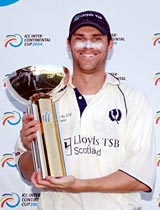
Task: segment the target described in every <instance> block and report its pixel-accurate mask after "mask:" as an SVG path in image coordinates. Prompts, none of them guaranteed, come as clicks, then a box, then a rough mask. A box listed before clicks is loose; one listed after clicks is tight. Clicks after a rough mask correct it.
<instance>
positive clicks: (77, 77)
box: [72, 72, 106, 95]
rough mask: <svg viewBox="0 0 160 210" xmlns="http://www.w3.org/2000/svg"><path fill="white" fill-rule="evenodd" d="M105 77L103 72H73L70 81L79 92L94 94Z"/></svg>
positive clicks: (100, 86)
mask: <svg viewBox="0 0 160 210" xmlns="http://www.w3.org/2000/svg"><path fill="white" fill-rule="evenodd" d="M105 79H106V73H105V72H97V73H96V74H82V73H79V72H74V73H73V78H72V83H73V85H74V86H75V87H76V88H77V89H78V90H79V92H80V93H81V94H84V95H93V94H96V93H97V92H98V91H99V90H100V89H101V88H102V86H103V84H104V82H105Z"/></svg>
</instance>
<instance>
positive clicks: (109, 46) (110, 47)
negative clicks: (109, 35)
mask: <svg viewBox="0 0 160 210" xmlns="http://www.w3.org/2000/svg"><path fill="white" fill-rule="evenodd" d="M113 45H114V41H113V39H111V40H110V41H109V45H108V51H111V50H112V49H113Z"/></svg>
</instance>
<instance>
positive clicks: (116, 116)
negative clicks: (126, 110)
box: [109, 109, 122, 123]
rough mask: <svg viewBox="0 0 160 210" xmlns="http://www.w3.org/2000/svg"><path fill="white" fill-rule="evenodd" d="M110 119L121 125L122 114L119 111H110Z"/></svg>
mask: <svg viewBox="0 0 160 210" xmlns="http://www.w3.org/2000/svg"><path fill="white" fill-rule="evenodd" d="M109 118H110V119H111V120H112V121H116V122H117V123H119V121H120V120H121V118H122V112H121V110H119V109H112V110H111V111H109Z"/></svg>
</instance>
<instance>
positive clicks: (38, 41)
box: [4, 33, 51, 48]
mask: <svg viewBox="0 0 160 210" xmlns="http://www.w3.org/2000/svg"><path fill="white" fill-rule="evenodd" d="M50 42H51V38H50V37H48V36H46V35H44V34H39V33H36V34H24V35H22V34H17V33H15V34H9V35H6V37H5V39H4V47H5V48H8V47H14V48H17V47H20V46H24V47H41V46H43V45H44V44H45V43H50Z"/></svg>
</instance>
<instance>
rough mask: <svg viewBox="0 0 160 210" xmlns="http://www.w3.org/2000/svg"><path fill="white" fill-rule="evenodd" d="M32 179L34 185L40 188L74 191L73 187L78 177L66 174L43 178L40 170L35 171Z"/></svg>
mask: <svg viewBox="0 0 160 210" xmlns="http://www.w3.org/2000/svg"><path fill="white" fill-rule="evenodd" d="M31 181H32V183H33V185H34V187H35V188H38V189H50V190H53V191H60V192H61V191H66V192H74V190H73V188H72V187H73V185H74V184H75V182H76V178H75V177H74V176H64V177H58V178H55V177H52V176H47V177H46V179H42V176H41V173H40V171H38V172H34V173H33V175H32V177H31Z"/></svg>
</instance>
